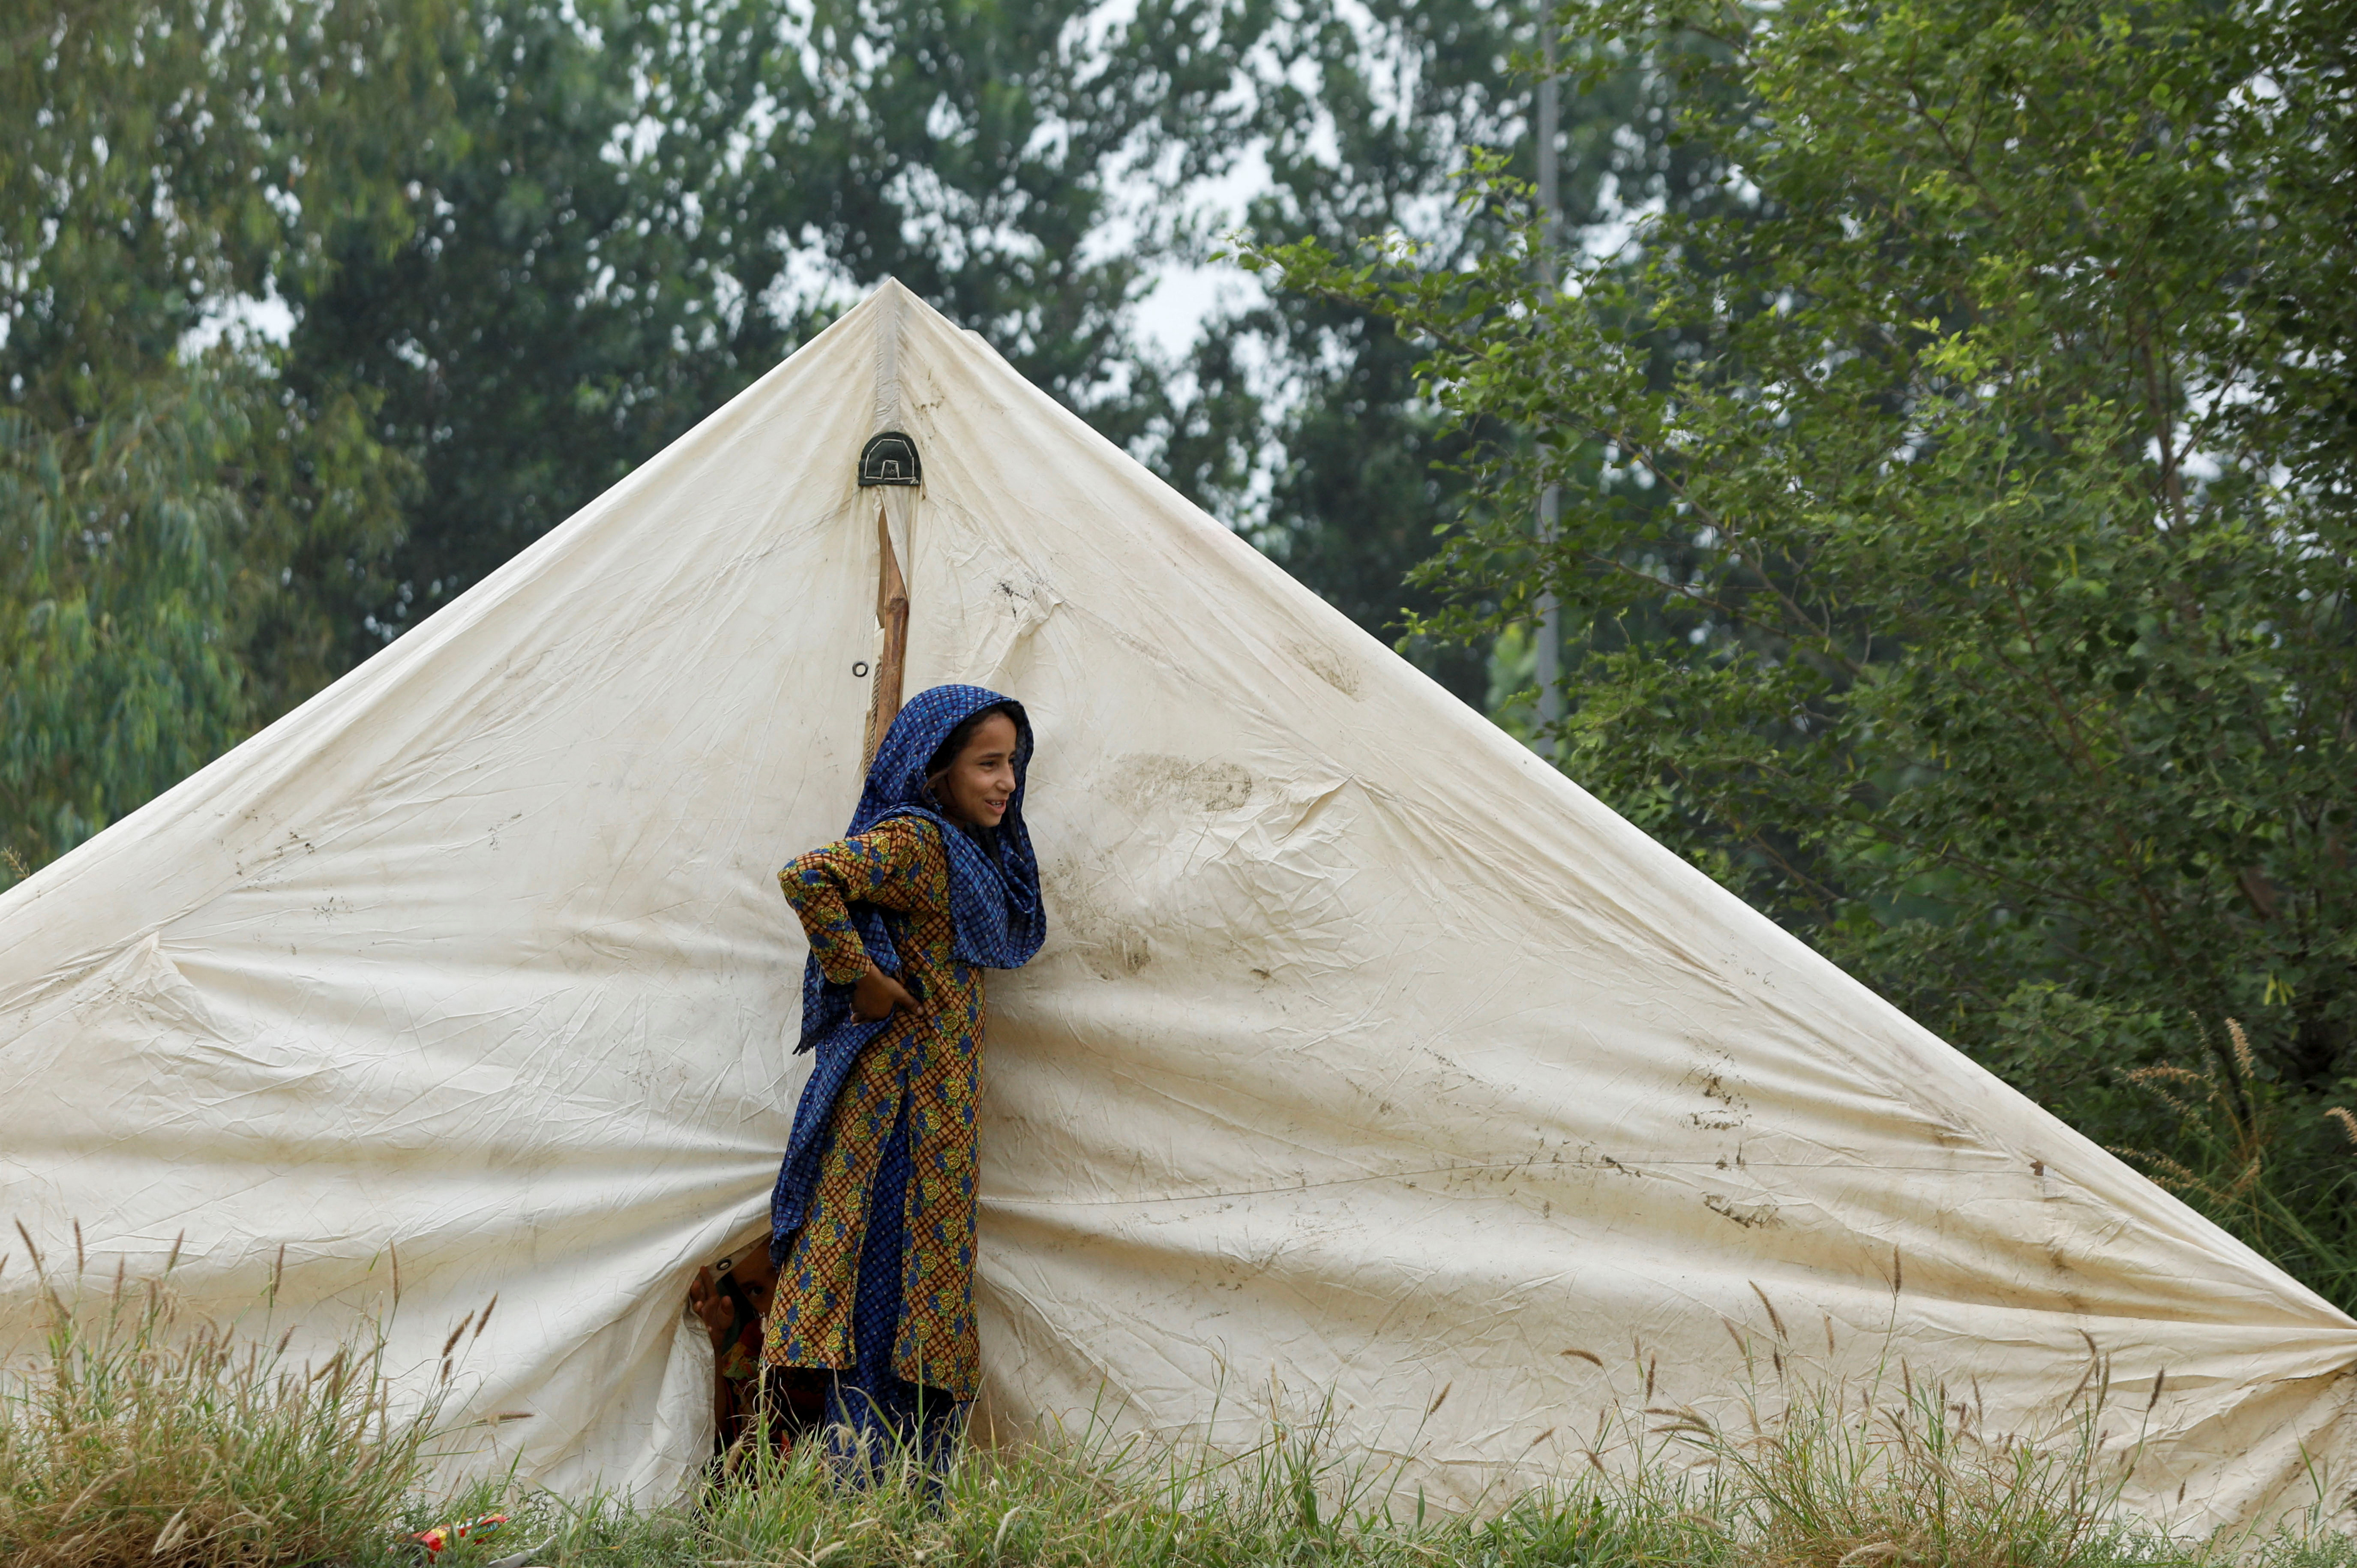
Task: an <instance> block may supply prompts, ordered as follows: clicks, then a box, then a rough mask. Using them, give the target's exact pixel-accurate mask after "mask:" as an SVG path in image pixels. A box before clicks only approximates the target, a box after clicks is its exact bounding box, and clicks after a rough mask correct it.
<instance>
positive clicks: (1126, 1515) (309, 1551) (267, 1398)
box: [0, 1281, 2357, 1568]
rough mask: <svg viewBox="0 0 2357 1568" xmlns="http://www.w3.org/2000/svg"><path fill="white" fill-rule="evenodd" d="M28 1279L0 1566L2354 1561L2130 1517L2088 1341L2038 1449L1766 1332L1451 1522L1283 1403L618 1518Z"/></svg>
mask: <svg viewBox="0 0 2357 1568" xmlns="http://www.w3.org/2000/svg"><path fill="white" fill-rule="evenodd" d="M1738 1337H1740V1336H1739V1335H1738ZM286 1343H287V1341H286V1340H285V1338H284V1337H281V1338H279V1339H278V1340H277V1341H276V1343H275V1344H272V1343H270V1342H269V1341H268V1340H267V1339H266V1337H265V1338H262V1339H255V1338H250V1337H244V1336H242V1335H241V1334H239V1333H238V1332H236V1331H234V1329H233V1328H231V1327H224V1326H219V1325H215V1324H210V1323H207V1322H202V1321H196V1320H191V1319H188V1317H186V1316H185V1315H184V1314H183V1313H182V1312H181V1310H180V1309H178V1308H177V1307H176V1306H175V1305H174V1303H173V1300H172V1297H171V1295H170V1294H169V1293H168V1292H167V1291H165V1290H163V1289H160V1288H157V1287H154V1286H142V1287H126V1286H124V1285H123V1284H122V1283H121V1282H119V1281H118V1282H117V1283H116V1284H115V1286H114V1287H113V1288H112V1289H107V1290H89V1291H84V1292H80V1293H77V1294H74V1295H73V1296H72V1297H71V1298H70V1299H69V1296H68V1295H67V1294H65V1293H64V1292H62V1291H55V1290H53V1291H51V1292H50V1293H49V1294H48V1318H47V1323H46V1326H45V1330H44V1333H43V1334H42V1336H41V1337H40V1338H39V1340H38V1343H37V1344H36V1345H34V1346H32V1347H30V1353H29V1355H21V1356H20V1357H19V1358H18V1359H17V1360H16V1361H15V1362H13V1363H11V1364H10V1365H8V1366H7V1368H6V1369H5V1374H6V1375H5V1380H0V1564H5V1565H7V1568H16V1565H18V1564H23V1565H25V1568H133V1565H138V1568H277V1565H282V1564H283V1565H288V1568H292V1565H295V1564H323V1565H324V1564H335V1565H338V1568H393V1565H394V1564H415V1563H419V1562H420V1560H421V1559H422V1557H423V1553H422V1552H420V1551H419V1549H418V1548H417V1547H416V1545H415V1544H414V1541H411V1540H410V1539H409V1538H410V1536H411V1535H412V1534H413V1533H414V1532H415V1531H418V1530H424V1529H425V1528H426V1527H428V1526H430V1525H433V1524H437V1523H453V1522H457V1521H458V1520H467V1519H471V1518H475V1517H477V1516H479V1515H482V1514H485V1513H489V1512H491V1511H494V1510H497V1511H500V1512H504V1513H507V1514H509V1515H510V1516H511V1520H512V1522H511V1523H510V1524H509V1525H508V1527H507V1528H506V1529H504V1530H500V1532H499V1533H498V1534H496V1535H494V1536H491V1537H490V1538H489V1539H487V1540H479V1541H465V1542H462V1543H460V1544H458V1545H456V1546H453V1547H451V1548H450V1549H448V1550H447V1552H444V1553H443V1554H442V1555H441V1557H440V1558H439V1559H438V1560H437V1561H436V1568H486V1565H488V1564H490V1563H497V1562H500V1561H501V1560H502V1559H512V1558H513V1556H514V1555H515V1554H516V1553H517V1552H520V1551H521V1550H523V1549H533V1550H532V1554H531V1558H530V1560H531V1561H533V1562H534V1563H544V1564H548V1565H550V1568H593V1565H594V1568H690V1565H694V1568H887V1565H888V1568H952V1565H954V1568H1247V1565H1249V1568H1276V1565H1280V1564H1332V1565H1336V1568H1342V1565H1360V1564H1363V1565H1365V1568H1541V1565H1548V1568H1572V1565H1575V1564H1577V1565H1579V1568H1670V1565H1678V1568H2225V1565H2226V1564H2229V1563H2251V1564H2257V1565H2258V1568H2357V1550H2352V1543H2351V1541H2350V1540H2349V1539H2348V1538H2347V1537H2345V1536H2340V1535H2335V1534H2332V1533H2330V1531H2328V1530H2324V1529H2321V1528H2315V1527H2320V1526H2322V1525H2323V1524H2324V1523H2325V1522H2326V1521H2325V1520H2323V1519H2322V1518H2321V1517H2320V1516H2319V1518H2318V1519H2317V1520H2312V1521H2310V1522H2311V1526H2312V1528H2311V1529H2310V1530H2308V1531H2306V1532H2303V1533H2300V1534H2298V1535H2289V1534H2279V1535H2276V1536H2270V1537H2267V1538H2265V1539H2244V1540H2223V1541H2219V1540H2212V1541H2188V1540H2179V1539H2172V1538H2170V1537H2168V1536H2166V1535H2163V1534H2161V1533H2159V1532H2158V1531H2156V1530H2151V1529H2149V1528H2147V1527H2144V1526H2140V1525H2138V1524H2136V1523H2135V1522H2133V1521H2131V1520H2125V1519H2123V1518H2122V1517H2121V1516H2120V1515H2119V1513H2118V1512H2117V1510H2116V1509H2115V1507H2114V1504H2115V1502H2116V1500H2117V1497H2118V1493H2119V1487H2120V1485H2121V1483H2122V1478H2123V1477H2124V1476H2125V1475H2126V1466H2127V1465H2128V1464H2129V1463H2130V1462H2132V1461H2133V1459H2134V1457H2135V1447H2134V1444H2135V1441H2136V1439H2135V1435H2134V1428H2135V1424H2136V1423H2135V1419H2134V1412H2110V1413H2111V1415H2112V1416H2115V1417H2124V1418H2125V1427H2126V1435H2125V1436H2124V1437H2122V1438H2117V1439H2113V1438H2107V1437H2106V1436H2105V1435H2104V1434H2105V1432H2106V1431H2107V1430H2118V1429H2120V1428H2121V1427H2122V1425H2123V1421H2122V1419H2105V1418H2106V1413H2107V1412H2105V1410H2104V1400H2105V1398H2106V1394H2105V1391H2104V1384H2105V1382H2106V1381H2107V1380H2106V1379H2105V1378H2104V1376H2103V1375H2102V1373H2103V1369H2102V1366H2101V1364H2100V1359H2098V1360H2097V1363H2096V1365H2095V1366H2094V1368H2093V1371H2092V1372H2091V1376H2090V1380H2089V1382H2088V1384H2087V1385H2085V1386H2084V1387H2083V1391H2082V1394H2083V1397H2082V1395H2073V1396H2072V1401H2070V1402H2066V1403H2069V1404H2070V1405H2071V1406H2072V1408H2071V1409H2070V1410H2067V1411H2065V1412H2063V1413H2062V1414H2061V1415H2059V1416H2057V1417H2055V1418H2054V1423H2053V1424H2052V1426H2051V1428H2050V1430H2049V1431H2047V1432H2045V1433H2043V1434H2040V1435H2038V1436H2035V1437H2032V1436H2025V1435H2020V1434H2006V1433H1993V1432H1991V1431H1989V1430H1988V1429H1987V1426H1986V1422H1985V1421H1984V1419H1983V1416H1982V1413H1981V1412H1980V1410H1979V1409H1978V1406H1977V1402H1976V1401H1975V1399H1973V1398H1972V1397H1970V1395H1969V1393H1967V1394H1965V1395H1964V1396H1957V1395H1954V1394H1953V1393H1952V1391H1950V1390H1949V1389H1948V1388H1946V1387H1944V1386H1942V1385H1940V1384H1939V1383H1937V1382H1936V1381H1931V1380H1924V1379H1921V1378H1919V1377H1917V1376H1915V1375H1914V1374H1913V1373H1911V1372H1910V1371H1909V1370H1908V1369H1905V1368H1904V1367H1903V1366H1901V1367H1899V1368H1896V1369H1892V1370H1891V1372H1890V1374H1889V1377H1888V1378H1880V1377H1878V1378H1870V1379H1867V1380H1864V1381H1862V1382H1857V1383H1840V1382H1835V1383H1811V1382H1809V1381H1808V1380H1805V1379H1803V1378H1802V1377H1800V1376H1799V1375H1798V1374H1797V1373H1796V1372H1792V1363H1791V1362H1790V1361H1789V1360H1787V1359H1779V1358H1775V1357H1774V1356H1773V1355H1772V1353H1771V1355H1770V1358H1769V1359H1770V1361H1771V1362H1772V1363H1773V1364H1774V1366H1775V1372H1776V1377H1775V1379H1774V1381H1773V1383H1772V1386H1770V1387H1767V1388H1761V1389H1754V1390H1752V1391H1751V1395H1750V1397H1749V1398H1745V1399H1739V1400H1736V1401H1734V1402H1731V1403H1730V1406H1729V1408H1731V1409H1732V1410H1733V1412H1734V1413H1733V1415H1732V1416H1731V1417H1727V1418H1726V1419H1721V1420H1714V1419H1712V1418H1709V1417H1706V1416H1705V1415H1704V1414H1702V1413H1700V1412H1696V1411H1695V1410H1692V1409H1688V1408H1685V1407H1679V1406H1661V1405H1653V1404H1651V1403H1650V1401H1651V1400H1652V1397H1653V1396H1652V1382H1651V1380H1650V1379H1648V1380H1646V1381H1645V1387H1646V1390H1647V1392H1646V1394H1645V1396H1644V1399H1643V1400H1642V1401H1640V1400H1637V1399H1633V1398H1632V1399H1631V1402H1629V1404H1628V1405H1627V1406H1626V1407H1623V1408H1617V1409H1612V1410H1608V1411H1607V1412H1605V1413H1604V1416H1603V1419H1602V1423H1601V1424H1599V1426H1598V1428H1597V1429H1596V1431H1595V1432H1594V1434H1593V1435H1592V1437H1591V1438H1590V1439H1589V1444H1590V1446H1589V1449H1588V1452H1587V1454H1586V1455H1584V1458H1583V1461H1582V1463H1581V1465H1580V1467H1579V1468H1578V1469H1577V1470H1576V1471H1575V1473H1574V1474H1572V1475H1570V1476H1568V1477H1564V1476H1559V1475H1557V1476H1553V1477H1551V1478H1549V1479H1547V1480H1545V1481H1544V1484H1542V1485H1540V1486H1538V1487H1535V1488H1533V1489H1526V1490H1522V1491H1519V1492H1514V1493H1512V1494H1509V1493H1507V1492H1505V1491H1503V1490H1501V1493H1499V1494H1498V1495H1495V1496H1492V1497H1490V1498H1485V1499H1483V1504H1484V1506H1483V1507H1482V1508H1481V1509H1477V1510H1475V1511H1473V1512H1470V1513H1467V1512H1460V1511H1452V1510H1448V1509H1440V1508H1437V1507H1433V1506H1430V1505H1429V1504H1428V1502H1427V1499H1426V1498H1425V1497H1424V1496H1423V1495H1422V1494H1421V1493H1420V1492H1418V1491H1417V1490H1416V1489H1415V1487H1414V1486H1413V1485H1412V1484H1411V1483H1410V1482H1408V1481H1406V1480H1405V1479H1404V1478H1403V1477H1405V1475H1406V1474H1407V1471H1406V1470H1405V1468H1404V1467H1403V1466H1402V1464H1401V1463H1400V1461H1399V1458H1398V1456H1396V1455H1391V1456H1384V1455H1372V1454H1369V1453H1366V1452H1364V1451H1361V1450H1352V1449H1350V1448H1347V1447H1344V1446H1343V1445H1341V1444H1340V1443H1338V1441H1337V1440H1336V1435H1335V1434H1336V1426H1335V1423H1333V1422H1331V1421H1330V1420H1329V1419H1328V1414H1329V1412H1324V1411H1321V1410H1317V1409H1312V1410H1310V1411H1309V1412H1308V1413H1307V1414H1306V1415H1302V1416H1298V1417H1292V1418H1288V1417H1286V1416H1285V1415H1283V1414H1281V1413H1280V1414H1277V1415H1275V1416H1273V1417H1272V1419H1271V1422H1270V1424H1269V1425H1268V1427H1267V1428H1266V1429H1265V1435H1264V1438H1263V1440H1262V1441H1261V1442H1260V1443H1259V1444H1257V1445H1255V1446H1254V1447H1253V1448H1251V1449H1250V1450H1249V1451H1247V1452H1245V1453H1243V1454H1241V1455H1232V1454H1231V1455H1222V1454H1215V1453H1213V1452H1211V1450H1209V1449H1208V1448H1205V1447H1202V1446H1200V1445H1199V1446H1194V1447H1186V1446H1170V1445H1160V1446H1157V1445H1155V1444H1147V1443H1145V1442H1143V1441H1139V1440H1135V1439H1131V1440H1117V1439H1115V1438H1114V1437H1112V1436H1110V1435H1109V1434H1107V1432H1106V1431H1104V1430H1103V1429H1092V1430H1089V1431H1084V1432H1082V1433H1079V1434H1074V1435H1071V1436H1069V1437H1067V1438H1064V1439H1061V1440H1058V1441H1054V1442H1046V1443H1037V1444H1025V1445H1021V1446H1017V1445H1011V1444H1010V1445H1007V1446H1005V1447H997V1448H994V1447H992V1446H990V1445H988V1444H982V1443H975V1444H969V1445H967V1446H966V1447H965V1448H964V1450H963V1452H962V1453H961V1454H960V1455H959V1456H958V1457H957V1459H956V1461H955V1462H954V1463H953V1464H952V1466H950V1467H949V1468H948V1469H947V1470H946V1471H945V1472H943V1473H942V1474H939V1475H934V1474H931V1473H929V1472H926V1471H924V1470H922V1469H921V1468H920V1466H917V1465H915V1464H914V1463H912V1462H910V1461H909V1459H908V1458H907V1457H905V1456H899V1457H896V1458H895V1459H894V1460H892V1461H891V1462H889V1463H888V1465H887V1466H885V1469H884V1471H883V1473H882V1474H881V1476H880V1477H877V1478H876V1479H874V1480H873V1481H872V1482H871V1483H870V1484H867V1485H862V1486H855V1485H851V1484H849V1483H848V1482H847V1481H845V1479H843V1478H841V1477H838V1476H836V1475H835V1474H834V1473H833V1472H832V1471H831V1470H830V1469H829V1467H828V1466H827V1465H826V1464H825V1462H824V1461H823V1458H822V1457H821V1456H820V1455H818V1453H817V1452H816V1450H815V1445H812V1444H805V1445H804V1446H803V1447H802V1449H800V1450H798V1451H797V1452H795V1453H793V1454H791V1455H788V1456H786V1457H784V1458H782V1459H780V1458H777V1457H775V1456H773V1455H771V1454H770V1452H769V1451H768V1450H766V1449H763V1448H760V1447H759V1446H754V1447H750V1448H748V1449H746V1450H744V1451H742V1452H740V1453H738V1454H737V1455H732V1456H731V1459H730V1462H729V1463H728V1464H726V1466H716V1467H715V1469H714V1470H713V1471H712V1472H711V1473H709V1474H707V1475H706V1476H705V1477H703V1478H702V1480H701V1481H700V1482H699V1484H698V1485H697V1486H696V1487H694V1491H693V1495H692V1496H690V1497H688V1498H685V1499H683V1501H681V1502H680V1503H678V1504H676V1505H675V1506H672V1507H657V1508H634V1507H630V1506H626V1505H625V1504H623V1503H621V1502H619V1501H618V1500H616V1499H613V1498H605V1499H593V1500H590V1501H588V1502H568V1501H565V1500H563V1499H559V1498H552V1497H547V1496H518V1495H516V1494H515V1492H513V1491H512V1490H511V1489H510V1488H508V1487H505V1486H502V1485H499V1484H494V1483H486V1484H482V1485H479V1486H477V1487H474V1488H472V1489H471V1490H463V1491H460V1492H458V1493H457V1494H455V1495H454V1494H452V1493H450V1492H448V1491H447V1490H442V1489H438V1488H436V1487H433V1486H432V1484H431V1483H430V1480H429V1469H428V1466H427V1460H428V1457H429V1453H430V1449H429V1444H430V1441H431V1434H430V1430H429V1428H430V1414H428V1415H417V1416H411V1417H397V1416H395V1415H393V1413H392V1412H391V1406H390V1403H389V1401H388V1398H387V1393H388V1391H387V1386H386V1380H385V1378H384V1375H383V1369H382V1356H381V1351H380V1350H379V1349H376V1348H350V1349H346V1350H344V1351H341V1352H339V1353H337V1354H336V1355H334V1356H332V1357H330V1358H329V1359H328V1360H326V1361H325V1362H324V1363H322V1364H319V1365H316V1366H298V1365H294V1364H290V1363H289V1362H288V1360H287V1359H286V1357H285V1346H286ZM1788 1373H1791V1374H1792V1375H1789V1376H1788ZM1278 1403H1280V1402H1279V1401H1277V1400H1275V1398H1272V1406H1273V1407H1274V1406H1275V1405H1277V1404H1278ZM2123 1443H2125V1444H2126V1446H2125V1447H2124V1446H2122V1444H2123ZM2320 1501H2321V1499H2320ZM2341 1522H2344V1523H2345V1520H2344V1521H2341Z"/></svg>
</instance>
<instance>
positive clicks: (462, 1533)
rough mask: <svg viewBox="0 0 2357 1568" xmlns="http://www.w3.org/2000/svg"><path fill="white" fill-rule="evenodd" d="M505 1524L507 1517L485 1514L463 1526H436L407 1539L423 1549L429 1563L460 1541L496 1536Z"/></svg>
mask: <svg viewBox="0 0 2357 1568" xmlns="http://www.w3.org/2000/svg"><path fill="white" fill-rule="evenodd" d="M507 1522H508V1516H507V1515H505V1514H503V1513H487V1514H485V1515H484V1516H483V1517H482V1518H480V1519H475V1520H467V1521H466V1522H465V1523H463V1524H437V1525H436V1526H435V1527H434V1528H433V1529H432V1530H419V1531H418V1532H417V1533H416V1534H415V1535H413V1536H411V1537H410V1538H409V1539H410V1540H412V1541H415V1542H417V1544H418V1545H420V1546H422V1547H424V1548H425V1560H426V1561H427V1562H428V1563H431V1562H432V1561H434V1559H436V1557H439V1556H441V1555H442V1552H443V1550H444V1549H445V1548H446V1547H451V1546H456V1545H457V1544H458V1542H460V1541H479V1540H481V1539H482V1538H483V1537H484V1536H487V1535H494V1534H497V1533H498V1531H499V1528H500V1526H501V1525H503V1524H505V1523H507Z"/></svg>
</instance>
